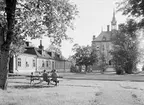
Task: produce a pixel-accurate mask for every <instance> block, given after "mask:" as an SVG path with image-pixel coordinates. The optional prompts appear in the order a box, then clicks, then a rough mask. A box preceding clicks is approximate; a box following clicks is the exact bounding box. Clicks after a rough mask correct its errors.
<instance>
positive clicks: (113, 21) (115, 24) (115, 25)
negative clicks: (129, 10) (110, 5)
mask: <svg viewBox="0 0 144 105" xmlns="http://www.w3.org/2000/svg"><path fill="white" fill-rule="evenodd" d="M116 29H117V21H116V17H115V11H113V18H112V21H111V30H116Z"/></svg>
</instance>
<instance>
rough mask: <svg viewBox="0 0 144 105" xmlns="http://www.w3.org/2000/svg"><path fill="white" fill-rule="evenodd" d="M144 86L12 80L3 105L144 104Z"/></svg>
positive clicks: (1, 101) (0, 104)
mask: <svg viewBox="0 0 144 105" xmlns="http://www.w3.org/2000/svg"><path fill="white" fill-rule="evenodd" d="M143 100H144V83H142V82H139V83H136V82H120V81H119V82H118V81H117V82H114V81H113V82H112V81H109V82H106V81H105V82H104V81H92V80H62V81H61V82H60V84H59V86H57V87H54V86H53V85H50V86H47V85H46V83H43V85H37V86H30V85H29V84H28V81H25V80H11V81H10V84H9V88H8V90H7V91H1V90H0V105H144V102H143Z"/></svg>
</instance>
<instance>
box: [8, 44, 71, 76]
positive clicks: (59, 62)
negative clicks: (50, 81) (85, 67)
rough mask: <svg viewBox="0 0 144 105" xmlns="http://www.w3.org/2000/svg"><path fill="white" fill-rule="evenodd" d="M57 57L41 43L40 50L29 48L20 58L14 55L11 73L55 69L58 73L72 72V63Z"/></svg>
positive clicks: (26, 48)
mask: <svg viewBox="0 0 144 105" xmlns="http://www.w3.org/2000/svg"><path fill="white" fill-rule="evenodd" d="M57 55H58V54H56V53H55V52H49V51H46V50H44V47H43V46H42V42H40V46H39V48H36V47H32V46H27V47H25V51H24V52H23V53H21V54H19V55H18V56H15V55H14V56H13V57H12V58H11V59H10V66H9V67H10V68H9V71H10V72H11V73H31V72H42V71H43V70H47V71H51V70H53V69H56V70H57V71H58V72H67V71H70V67H71V62H70V61H67V60H64V59H62V58H61V57H60V56H57Z"/></svg>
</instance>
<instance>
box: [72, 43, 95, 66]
mask: <svg viewBox="0 0 144 105" xmlns="http://www.w3.org/2000/svg"><path fill="white" fill-rule="evenodd" d="M73 51H75V54H74V55H73V57H74V58H75V59H76V65H78V66H82V65H85V66H86V68H87V66H89V65H93V63H94V62H95V61H97V56H96V54H95V52H94V51H92V50H91V47H90V46H79V45H78V44H75V45H74V46H73Z"/></svg>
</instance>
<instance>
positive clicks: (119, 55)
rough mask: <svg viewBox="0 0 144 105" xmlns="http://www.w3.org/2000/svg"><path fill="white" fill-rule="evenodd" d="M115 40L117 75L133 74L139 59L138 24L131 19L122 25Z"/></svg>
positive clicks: (113, 52) (114, 61)
mask: <svg viewBox="0 0 144 105" xmlns="http://www.w3.org/2000/svg"><path fill="white" fill-rule="evenodd" d="M119 27H120V28H119V30H118V32H117V34H116V36H115V37H114V38H113V42H112V43H113V45H114V48H113V51H111V54H112V55H113V63H114V66H115V69H116V72H117V74H123V73H124V72H126V73H132V72H133V70H135V69H136V64H137V60H138V59H137V58H138V54H139V53H138V40H137V29H138V26H137V23H136V22H135V21H134V20H133V19H130V20H129V21H127V23H126V24H120V26H119Z"/></svg>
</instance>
